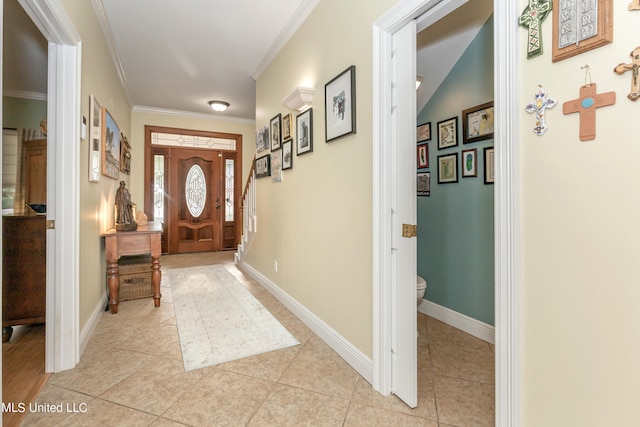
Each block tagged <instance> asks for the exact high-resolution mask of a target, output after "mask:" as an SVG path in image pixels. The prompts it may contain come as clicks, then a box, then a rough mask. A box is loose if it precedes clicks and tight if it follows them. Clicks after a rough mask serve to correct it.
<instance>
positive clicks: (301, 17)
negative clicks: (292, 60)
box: [251, 0, 320, 80]
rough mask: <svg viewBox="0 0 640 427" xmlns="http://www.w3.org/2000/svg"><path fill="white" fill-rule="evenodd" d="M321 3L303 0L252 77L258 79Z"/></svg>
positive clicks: (313, 0)
mask: <svg viewBox="0 0 640 427" xmlns="http://www.w3.org/2000/svg"><path fill="white" fill-rule="evenodd" d="M318 3H320V0H303V2H302V3H301V4H300V6H298V9H296V11H295V13H294V14H293V16H292V17H291V19H290V20H289V22H287V24H286V25H285V26H284V28H283V29H282V31H280V34H278V37H276V39H275V40H274V41H273V43H272V44H271V46H270V47H269V50H267V53H266V54H265V55H264V57H262V60H261V61H260V63H259V64H258V67H257V68H256V69H255V70H254V71H253V73H252V74H251V77H252V78H253V79H254V80H258V78H259V77H260V75H261V74H262V73H263V72H264V70H265V69H266V68H267V66H268V65H269V64H270V63H271V61H273V59H274V58H275V57H276V55H277V54H278V53H279V52H280V51H281V50H282V48H283V47H284V45H285V44H287V42H288V41H289V39H290V38H291V37H293V35H294V34H295V32H296V31H298V28H300V26H301V25H302V24H303V23H304V21H305V20H306V19H307V18H308V17H309V15H311V12H313V9H315V8H316V6H317V5H318Z"/></svg>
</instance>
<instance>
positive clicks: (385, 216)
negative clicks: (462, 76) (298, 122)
mask: <svg viewBox="0 0 640 427" xmlns="http://www.w3.org/2000/svg"><path fill="white" fill-rule="evenodd" d="M461 3H464V0H461V1H456V0H441V1H438V0H415V1H406V2H402V3H399V4H398V5H396V6H395V7H394V8H392V9H391V10H390V11H389V12H388V13H387V14H385V15H384V16H383V17H382V18H380V19H379V20H378V21H376V22H375V23H374V76H373V77H374V86H373V87H374V93H373V103H374V115H373V122H374V123H373V124H374V141H373V146H374V153H373V158H374V167H373V171H374V177H373V181H374V182H373V185H374V206H373V217H374V221H373V222H374V229H373V242H374V245H373V246H374V274H373V275H374V361H373V363H374V372H373V385H374V388H375V389H376V390H378V391H380V392H381V393H382V394H388V393H389V391H390V385H391V378H392V372H391V365H392V364H391V356H390V354H391V343H392V338H393V334H394V332H397V331H395V329H397V328H398V325H394V324H393V323H392V321H391V320H392V319H391V316H390V315H389V312H390V302H389V301H388V300H387V298H389V296H390V295H391V291H392V288H393V287H392V282H391V259H390V255H389V247H388V245H389V243H390V242H391V232H392V230H390V229H389V224H390V221H389V212H390V211H391V209H392V206H391V205H390V199H389V194H388V192H389V188H390V183H392V182H393V181H394V179H395V175H394V173H393V166H392V164H391V157H389V156H387V154H389V153H388V151H389V148H388V146H387V145H388V141H390V138H389V134H390V132H391V129H392V119H391V111H392V108H393V105H392V104H391V102H392V100H393V97H392V96H391V88H392V73H391V70H392V63H393V50H392V43H391V41H392V37H393V35H394V34H395V33H396V32H397V31H398V30H399V29H401V28H403V27H404V26H405V25H407V24H408V23H409V22H411V21H413V20H415V19H417V18H418V17H420V16H421V15H423V14H425V13H426V12H431V13H434V14H436V13H441V14H442V13H443V12H445V14H446V13H448V12H450V11H451V10H453V9H455V8H456V7H457V6H458V5H460V4H461ZM495 3H499V4H500V6H499V7H498V8H495V9H494V55H495V56H494V87H495V98H494V103H495V122H496V129H495V135H494V144H495V174H496V175H495V176H496V181H495V184H494V194H495V210H494V215H495V217H494V224H495V226H494V227H495V230H494V241H495V282H496V283H495V295H496V296H495V301H496V304H495V305H496V310H495V323H496V330H495V335H496V375H495V376H496V378H495V383H496V411H495V412H496V425H499V426H500V425H516V424H518V423H519V410H518V407H519V405H520V400H521V399H520V395H519V388H518V383H519V372H518V366H519V357H520V356H519V351H518V348H519V344H518V328H519V314H518V310H517V307H518V304H519V299H518V297H519V286H520V270H519V263H518V259H519V251H520V242H519V232H518V230H519V198H518V194H519V191H518V182H519V168H518V164H519V154H518V141H519V135H518V128H517V126H516V118H515V117H514V113H513V112H515V111H517V109H518V108H519V107H518V105H517V102H518V96H517V85H516V82H517V75H518V73H517V66H516V64H517V63H518V60H517V53H518V46H517V40H518V37H517V28H516V27H515V26H513V25H512V23H513V22H514V20H515V19H516V17H517V16H518V13H519V11H518V10H517V5H514V4H512V2H508V1H504V2H503V1H500V2H495ZM441 16H442V15H441ZM412 48H415V45H413V46H412ZM404 65H405V66H413V65H414V64H410V63H406V64H404ZM496 82H498V83H496ZM408 99H409V98H406V99H405V100H404V102H409V101H408ZM400 102H403V101H398V103H400ZM414 153H415V151H414ZM414 156H415V154H414ZM414 179H415V178H414Z"/></svg>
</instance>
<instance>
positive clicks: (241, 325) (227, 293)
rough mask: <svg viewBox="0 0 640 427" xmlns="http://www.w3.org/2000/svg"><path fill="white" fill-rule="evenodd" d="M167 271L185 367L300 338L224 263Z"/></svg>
mask: <svg viewBox="0 0 640 427" xmlns="http://www.w3.org/2000/svg"><path fill="white" fill-rule="evenodd" d="M166 273H167V275H168V276H169V277H168V279H169V284H170V286H171V294H172V298H173V306H174V310H175V313H176V322H177V324H178V333H179V335H180V344H181V346H182V358H183V360H184V368H185V370H187V371H191V370H193V369H199V368H204V367H206V366H212V365H217V364H219V363H223V362H228V361H230V360H235V359H240V358H243V357H248V356H253V355H256V354H260V353H267V352H270V351H273V350H279V349H282V348H286V347H291V346H294V345H298V344H300V343H299V342H298V341H297V340H296V339H295V338H294V337H293V336H292V335H291V334H290V333H289V332H288V331H287V330H286V329H285V328H284V326H282V325H281V324H280V323H279V322H278V321H277V320H276V318H275V317H273V315H272V314H271V313H270V312H269V311H268V310H267V309H266V308H265V307H264V306H263V305H262V304H260V302H259V301H258V300H257V299H255V297H254V296H253V295H252V294H251V293H250V292H249V291H248V290H247V289H246V288H245V287H244V286H243V285H242V283H240V282H239V281H238V280H237V279H236V278H235V277H233V275H231V273H229V272H228V271H227V270H226V269H225V268H224V266H219V265H210V266H202V267H189V268H180V269H173V270H168V271H167V272H166Z"/></svg>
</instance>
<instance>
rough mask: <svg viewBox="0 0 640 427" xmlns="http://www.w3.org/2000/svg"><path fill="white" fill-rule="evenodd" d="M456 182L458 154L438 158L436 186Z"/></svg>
mask: <svg viewBox="0 0 640 427" xmlns="http://www.w3.org/2000/svg"><path fill="white" fill-rule="evenodd" d="M452 182H458V153H453V154H445V155H442V156H438V184H449V183H452Z"/></svg>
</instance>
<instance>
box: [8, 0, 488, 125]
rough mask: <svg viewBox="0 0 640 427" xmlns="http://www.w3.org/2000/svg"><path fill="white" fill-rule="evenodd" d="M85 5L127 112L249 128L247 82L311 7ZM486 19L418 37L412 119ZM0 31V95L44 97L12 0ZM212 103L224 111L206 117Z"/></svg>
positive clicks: (188, 2) (464, 11) (292, 2)
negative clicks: (197, 117) (0, 48)
mask: <svg viewBox="0 0 640 427" xmlns="http://www.w3.org/2000/svg"><path fill="white" fill-rule="evenodd" d="M83 1H89V0H83ZM90 1H91V2H92V3H93V5H94V8H95V10H96V14H97V16H98V20H99V21H100V24H101V26H102V28H103V31H104V32H105V37H106V39H107V43H108V44H109V45H110V46H109V47H110V49H111V53H112V56H113V60H114V62H115V63H116V67H117V70H118V72H119V74H120V78H121V79H122V81H123V84H124V86H125V88H126V89H125V91H126V94H127V97H128V100H129V103H130V105H131V107H132V108H133V109H136V110H139V111H164V112H175V113H188V114H205V115H210V116H216V115H219V116H222V117H224V118H225V119H240V120H254V119H255V79H257V78H258V76H259V75H260V73H261V72H262V71H263V70H264V68H265V67H266V66H267V65H268V63H269V62H270V61H271V60H272V59H273V57H274V56H275V54H276V53H277V52H278V51H279V50H280V49H281V48H282V47H283V46H284V44H285V43H286V41H287V40H288V39H289V37H290V36H291V35H292V34H293V33H294V32H295V31H296V29H297V28H298V27H299V26H300V25H301V24H302V22H303V21H304V19H305V18H306V17H307V16H308V14H309V13H311V11H312V10H313V8H314V7H315V6H316V5H317V4H318V2H319V1H320V0H269V1H256V0H233V1H229V0H181V1H179V2H178V1H175V0H134V1H132V0H90ZM491 13H492V0H473V1H469V2H468V3H466V4H464V5H462V6H461V7H460V8H458V9H457V10H456V11H454V12H452V13H450V14H449V15H447V16H445V17H444V18H442V19H440V20H439V21H438V22H436V23H434V24H432V25H431V26H430V27H428V28H427V29H426V30H424V31H422V32H421V33H420V34H418V37H417V40H418V46H417V49H418V57H417V61H418V62H417V63H418V71H417V72H418V74H419V75H421V76H423V77H424V82H423V84H422V86H421V87H420V89H419V90H418V111H420V110H421V109H422V107H424V105H425V104H426V102H427V101H428V99H429V98H430V97H431V95H433V93H434V92H435V90H436V89H437V87H438V86H439V85H440V84H441V82H442V80H443V79H444V78H445V77H446V76H447V74H448V73H449V71H450V70H451V68H452V67H453V65H455V63H456V62H457V60H458V59H459V58H460V56H461V55H462V53H463V52H464V50H465V48H466V47H467V45H468V44H469V42H470V41H471V40H473V37H475V35H476V34H477V32H478V30H479V29H480V28H481V26H482V24H484V22H485V21H486V19H487V18H488V17H489V16H490V15H491ZM4 28H5V32H4V38H5V42H4V60H3V64H4V73H3V85H4V86H3V87H4V93H5V94H13V95H14V96H18V95H20V94H41V95H42V96H44V95H45V94H46V54H47V45H46V41H45V40H44V39H43V38H42V36H41V35H40V34H39V32H38V30H37V29H36V28H35V26H34V25H33V24H32V23H31V21H30V20H29V18H28V17H27V16H26V14H25V13H24V12H23V11H22V8H21V7H20V6H19V5H18V4H17V0H5V1H4ZM34 60H35V61H36V62H32V61H34ZM27 64H29V65H27ZM14 66H19V67H20V70H19V71H16V70H15V69H14V68H13V67H14ZM214 99H220V100H224V101H227V102H229V103H230V104H231V106H230V107H229V109H228V110H227V111H226V112H224V113H214V112H213V111H212V110H211V108H210V107H209V106H208V105H207V102H208V101H210V100H214Z"/></svg>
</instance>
